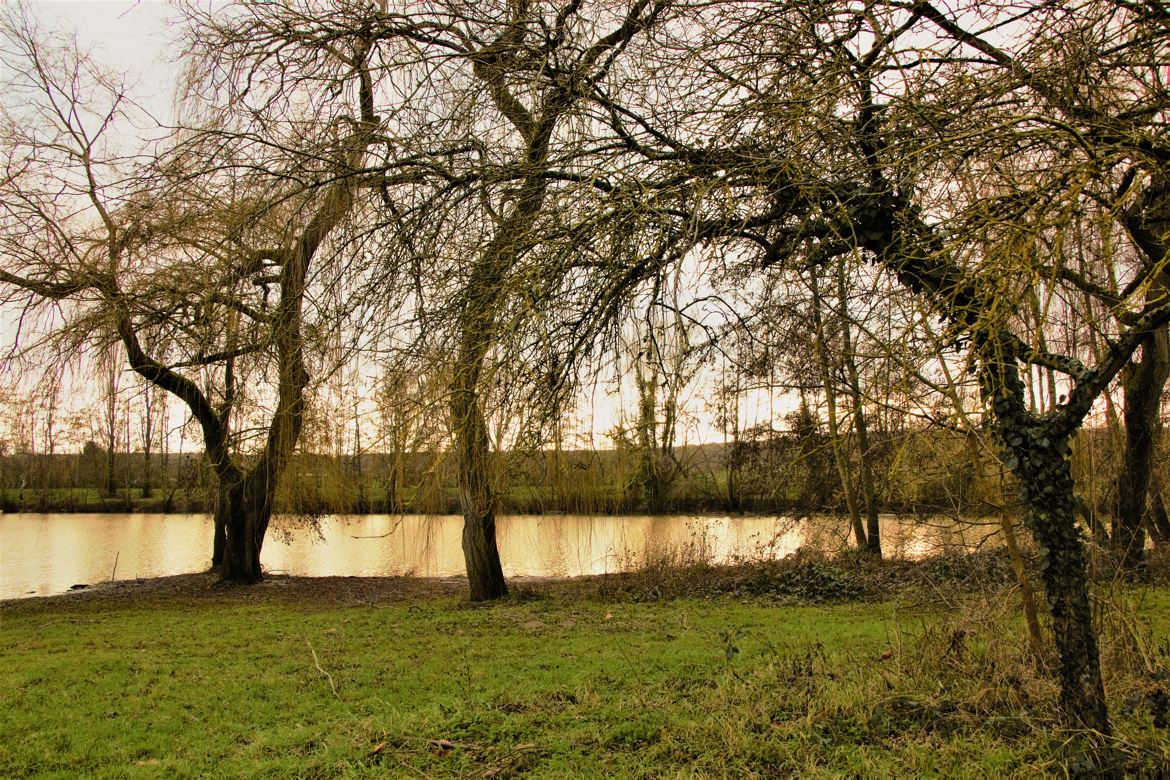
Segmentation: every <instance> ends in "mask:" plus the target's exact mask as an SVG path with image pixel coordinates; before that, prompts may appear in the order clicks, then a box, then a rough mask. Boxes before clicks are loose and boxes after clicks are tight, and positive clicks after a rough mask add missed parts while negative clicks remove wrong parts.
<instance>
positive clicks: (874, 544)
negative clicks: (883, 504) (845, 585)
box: [837, 259, 882, 558]
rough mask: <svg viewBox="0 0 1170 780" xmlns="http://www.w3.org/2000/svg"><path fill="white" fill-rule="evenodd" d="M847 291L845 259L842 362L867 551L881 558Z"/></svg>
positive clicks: (840, 278) (840, 299) (841, 267)
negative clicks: (855, 443) (863, 514)
mask: <svg viewBox="0 0 1170 780" xmlns="http://www.w3.org/2000/svg"><path fill="white" fill-rule="evenodd" d="M848 292H849V290H848V288H847V286H846V284H845V260H844V259H841V260H840V261H839V262H838V263H837V304H838V306H839V307H840V309H841V311H840V312H839V318H840V321H841V359H842V362H843V363H844V364H845V368H846V371H847V374H848V379H849V397H850V402H851V403H852V404H853V424H854V429H855V430H856V431H857V449H858V460H859V462H860V469H859V471H860V475H859V482H860V483H861V500H862V503H863V504H864V505H865V549H866V550H868V551H869V553H870V554H872V555H875V556H877V557H878V558H881V557H882V533H881V523H880V521H879V520H878V511H877V499H876V498H875V496H874V489H873V453H872V452H871V451H870V447H869V431H868V429H867V428H866V424H865V422H866V421H865V406H864V404H863V403H862V397H861V378H860V375H859V373H858V371H857V360H856V357H855V355H854V353H853V334H852V333H851V332H850V328H849V303H848V300H849V299H848V297H847V295H848Z"/></svg>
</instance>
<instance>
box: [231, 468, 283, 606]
mask: <svg viewBox="0 0 1170 780" xmlns="http://www.w3.org/2000/svg"><path fill="white" fill-rule="evenodd" d="M264 460H267V459H266V458H265V459H264ZM271 471H272V470H271V468H270V467H268V465H267V464H265V463H261V464H259V465H258V466H257V467H255V468H253V469H252V470H251V471H250V472H248V474H247V476H245V477H243V478H240V479H233V480H231V481H230V482H228V484H227V485H226V486H225V487H224V488H223V489H222V490H221V495H224V496H225V498H226V499H227V500H226V502H225V503H226V510H227V511H226V516H225V518H224V521H225V524H224V525H225V532H226V534H225V537H226V539H225V541H226V544H225V550H224V557H223V569H222V571H221V577H220V578H221V580H222V581H224V582H232V583H237V584H241V585H251V584H254V583H257V582H259V581H260V580H262V579H264V570H263V569H262V568H261V566H260V551H261V549H262V548H263V546H264V535H265V534H266V533H267V532H268V522H269V520H271V518H272V503H273V498H274V497H275V494H276V480H275V479H273V478H272V477H273V476H274V475H272V473H271Z"/></svg>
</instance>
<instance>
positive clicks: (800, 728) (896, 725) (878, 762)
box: [0, 553, 1170, 777]
mask: <svg viewBox="0 0 1170 780" xmlns="http://www.w3.org/2000/svg"><path fill="white" fill-rule="evenodd" d="M1013 582H1014V579H1013V575H1012V571H1011V567H1010V566H1009V565H1008V562H1007V560H1006V559H1005V558H1002V557H1000V556H997V555H994V554H984V555H982V556H979V557H977V558H975V559H972V558H966V557H956V558H947V559H936V560H931V561H927V562H923V563H920V564H911V563H885V564H883V563H879V562H875V561H872V560H867V559H866V558H864V557H861V558H859V557H856V556H848V557H846V558H842V559H840V560H836V561H833V560H827V559H824V558H822V557H819V556H816V555H811V554H808V553H806V554H804V555H803V556H801V557H798V559H795V560H792V561H788V562H777V563H772V564H766V565H760V566H756V565H744V566H740V567H731V568H713V567H710V566H707V565H705V564H702V563H701V562H700V563H691V564H687V565H683V566H681V567H680V565H679V561H674V562H672V564H671V565H666V564H665V562H659V564H658V565H652V566H649V567H647V568H646V569H644V570H642V571H639V572H634V573H630V574H625V575H611V576H607V577H601V578H585V579H581V580H571V581H562V582H528V583H521V584H518V585H515V586H514V593H513V595H512V596H510V597H509V598H508V599H506V600H504V601H502V602H498V603H495V604H493V605H491V606H486V607H484V606H475V605H471V604H468V603H467V602H466V601H464V600H462V599H461V598H460V597H459V595H458V594H459V593H460V592H461V591H462V590H463V589H464V588H465V587H466V586H465V584H464V583H462V582H460V581H455V580H442V581H427V580H409V579H403V578H387V579H385V580H378V579H373V580H359V579H346V578H326V579H324V580H318V581H315V580H304V579H295V578H291V579H290V578H284V577H275V578H269V579H268V580H266V582H265V583H263V584H261V585H258V586H254V587H251V588H231V587H223V586H217V585H216V584H215V580H214V578H213V577H212V576H211V575H187V576H184V577H178V578H169V579H165V580H160V581H143V582H138V583H134V582H129V583H124V584H122V583H119V584H117V585H113V586H110V587H108V588H105V589H96V590H94V591H91V592H89V593H81V594H76V595H68V596H62V597H53V598H47V599H28V600H21V601H16V602H5V603H4V604H2V605H0V614H2V616H3V620H2V621H0V662H2V663H3V665H4V668H5V670H6V673H5V680H6V682H5V684H4V687H5V699H6V706H5V707H4V709H3V712H2V713H0V734H3V736H4V739H3V741H2V742H0V773H2V774H4V775H5V776H6V777H22V776H27V775H42V774H43V775H53V774H62V775H75V774H86V775H97V776H107V775H110V776H112V775H126V774H128V775H132V776H136V775H142V776H152V775H158V774H167V775H171V776H197V775H202V774H218V775H225V774H226V775H232V776H239V777H251V776H256V777H260V776H263V777H306V776H347V777H365V776H385V775H386V774H390V775H391V776H414V775H420V773H421V774H425V775H426V776H432V777H455V776H459V777H521V776H522V777H565V776H574V777H661V776H664V775H674V774H678V773H685V774H688V775H694V776H701V777H775V776H777V775H787V774H799V775H802V776H818V775H825V776H840V775H843V774H844V775H863V776H874V775H895V776H900V775H919V776H920V775H933V774H937V775H945V776H980V777H988V776H1020V777H1025V776H1035V775H1036V774H1040V773H1056V774H1063V773H1065V772H1068V773H1071V774H1081V775H1097V774H1101V773H1106V772H1109V771H1114V772H1126V773H1129V774H1136V775H1148V774H1158V773H1159V772H1165V771H1167V769H1170V748H1168V747H1167V745H1170V740H1167V738H1166V733H1167V731H1166V729H1167V728H1170V709H1168V707H1170V699H1168V698H1167V694H1166V690H1165V680H1166V675H1167V673H1168V672H1170V666H1168V664H1170V647H1167V646H1166V643H1165V641H1164V640H1165V636H1166V634H1167V632H1168V631H1170V619H1168V617H1167V616H1168V615H1170V589H1168V588H1167V586H1166V585H1165V584H1145V585H1137V584H1130V585H1122V584H1109V583H1108V582H1102V583H1100V586H1099V588H1098V590H1097V595H1096V597H1095V599H1096V601H1095V604H1096V606H1095V609H1096V611H1097V614H1098V616H1099V620H1100V625H1101V626H1102V658H1103V672H1104V674H1105V678H1106V681H1107V684H1108V688H1107V689H1108V691H1109V697H1110V704H1111V705H1112V710H1113V712H1115V713H1116V718H1115V732H1116V735H1115V737H1114V738H1113V739H1111V740H1109V741H1108V742H1106V743H1104V744H1102V745H1097V746H1093V745H1092V743H1090V742H1085V741H1082V740H1080V739H1078V738H1077V734H1076V732H1073V731H1069V730H1067V728H1066V727H1065V726H1064V724H1063V723H1062V722H1061V720H1060V719H1059V718H1058V709H1057V707H1056V703H1057V700H1058V691H1057V686H1056V685H1055V684H1054V681H1053V680H1052V679H1051V678H1050V677H1049V676H1048V674H1047V673H1046V672H1045V668H1046V667H1047V665H1048V664H1050V663H1051V662H1052V660H1053V659H1052V658H1050V657H1048V656H1047V654H1045V655H1043V656H1041V657H1039V658H1037V657H1035V656H1033V655H1032V651H1031V650H1030V649H1029V646H1028V645H1027V643H1026V642H1025V641H1024V640H1023V639H1022V629H1021V628H1020V626H1021V623H1022V616H1021V615H1020V613H1019V611H1018V609H1017V608H1016V606H1015V605H1016V604H1018V594H1016V593H1014V592H1013ZM1013 627H1014V628H1013ZM1045 652H1047V651H1045ZM65 701H67V702H69V705H68V706H64V707H63V706H61V702H65Z"/></svg>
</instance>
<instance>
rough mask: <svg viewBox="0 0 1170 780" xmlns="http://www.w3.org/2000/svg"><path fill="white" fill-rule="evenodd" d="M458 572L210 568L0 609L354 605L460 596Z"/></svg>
mask: <svg viewBox="0 0 1170 780" xmlns="http://www.w3.org/2000/svg"><path fill="white" fill-rule="evenodd" d="M466 591H467V580H466V579H464V578H462V577H443V578H439V577H433V578H428V577H290V576H286V575H269V576H268V577H265V578H264V581H263V582H261V583H259V584H257V585H228V584H224V583H222V582H220V581H219V578H218V575H217V574H215V573H214V572H202V573H199V574H179V575H175V576H172V577H155V578H152V579H141V580H117V581H115V582H107V583H101V584H98V585H94V586H92V587H89V588H86V589H84V590H77V591H72V592H70V593H63V594H60V595H55V596H43V597H37V598H25V599H12V600H8V601H0V613H8V614H17V613H27V612H37V611H41V610H56V609H61V608H68V607H70V606H74V605H76V606H81V605H87V606H88V605H95V606H97V605H102V606H112V607H135V606H151V605H154V604H159V603H163V602H165V603H168V604H177V603H184V602H190V603H199V604H217V603H223V604H247V603H271V602H288V603H298V604H307V605H320V606H357V605H361V604H379V603H387V602H399V601H412V600H417V599H425V598H429V597H439V596H459V595H462V594H464V593H465V592H466Z"/></svg>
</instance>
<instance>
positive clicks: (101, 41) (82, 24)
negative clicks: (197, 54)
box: [0, 0, 179, 123]
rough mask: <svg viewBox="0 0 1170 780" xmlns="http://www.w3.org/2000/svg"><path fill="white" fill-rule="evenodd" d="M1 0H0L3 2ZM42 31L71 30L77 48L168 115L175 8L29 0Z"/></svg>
mask: <svg viewBox="0 0 1170 780" xmlns="http://www.w3.org/2000/svg"><path fill="white" fill-rule="evenodd" d="M3 2H4V0H0V4H3ZM28 7H29V9H30V11H31V12H32V15H33V16H34V18H36V19H37V20H39V22H40V24H41V25H42V26H43V28H44V29H46V30H55V31H57V32H60V33H64V34H75V35H76V36H77V40H78V42H79V43H80V44H81V45H82V48H84V49H88V50H90V51H91V52H92V53H93V55H94V58H95V59H96V60H97V61H98V62H101V63H104V64H105V65H106V66H107V67H108V68H109V69H110V70H111V71H113V72H116V73H122V74H124V75H125V76H126V77H127V83H128V84H129V85H130V86H131V90H130V91H131V94H133V95H134V96H135V97H136V99H137V100H138V101H139V102H140V103H141V104H142V105H143V107H144V108H146V109H147V110H148V111H150V112H151V114H152V115H154V116H156V117H157V118H158V119H159V120H160V121H161V122H163V123H168V122H169V121H170V120H171V118H172V117H171V110H172V109H171V107H172V105H173V102H174V101H173V100H172V97H173V95H174V87H175V83H176V80H177V78H178V73H179V68H178V66H177V65H176V64H175V63H174V62H173V60H174V59H175V58H176V57H177V54H178V50H177V47H176V46H175V45H174V42H173V41H174V38H175V29H174V24H175V23H176V21H177V20H178V18H179V14H178V12H177V11H176V10H175V8H174V7H172V6H171V4H170V3H167V2H165V1H164V0H69V1H68V2H32V3H29V5H28Z"/></svg>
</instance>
